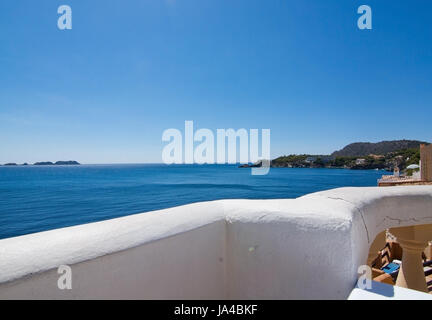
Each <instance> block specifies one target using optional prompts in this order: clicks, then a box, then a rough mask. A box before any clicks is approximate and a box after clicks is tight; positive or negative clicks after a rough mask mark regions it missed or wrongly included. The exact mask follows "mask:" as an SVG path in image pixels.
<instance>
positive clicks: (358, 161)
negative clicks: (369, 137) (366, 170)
mask: <svg viewBox="0 0 432 320" xmlns="http://www.w3.org/2000/svg"><path fill="white" fill-rule="evenodd" d="M365 163H366V159H362V158H359V159H356V161H355V164H356V165H357V166H361V165H364V164H365Z"/></svg>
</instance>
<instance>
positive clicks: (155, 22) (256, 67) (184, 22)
mask: <svg viewBox="0 0 432 320" xmlns="http://www.w3.org/2000/svg"><path fill="white" fill-rule="evenodd" d="M62 4H67V5H70V6H71V8H72V19H73V29H72V30H66V31H60V30H59V29H58V28H57V19H58V17H59V15H58V14H57V8H58V7H59V6H60V5H62ZM362 4H367V5H369V6H371V8H372V14H373V18H372V19H373V29H372V30H359V29H358V28H357V19H358V17H359V14H357V8H358V7H359V6H360V5H362ZM431 12H432V2H431V1H428V0H424V1H384V0H380V1H369V0H367V1H340V0H326V1H323V0H315V1H311V0H310V1H299V0H298V1H289V0H283V1H275V0H266V1H264V0H259V1H255V0H247V1H243V0H235V1H233V0H227V1H225V0H166V1H162V0H160V1H156V0H151V1H150V0H128V1H117V0H105V1H96V0H92V1H82V0H62V1H54V0H49V1H48V0H41V1H30V0H26V1H24V0H18V1H1V3H0V163H5V162H19V163H22V162H29V163H32V162H35V161H45V160H50V161H56V160H67V159H74V160H78V161H80V162H82V163H137V162H161V151H162V148H163V147H164V146H165V144H166V143H163V142H162V140H161V136H162V132H163V131H164V130H165V129H168V128H178V129H182V130H183V127H184V121H185V120H193V121H194V124H195V127H196V128H209V129H212V130H216V129H217V128H234V129H238V128H246V129H249V128H258V129H264V128H269V129H271V150H272V155H273V156H278V155H282V154H290V153H315V154H325V153H330V152H332V151H334V150H336V149H340V148H342V147H343V146H344V145H346V144H348V143H351V142H356V141H372V142H374V141H381V140H392V139H403V138H405V139H419V140H426V141H431V140H432V130H431V119H432V108H431V107H432V105H431V101H432V99H431V98H432V28H431V24H430V14H431Z"/></svg>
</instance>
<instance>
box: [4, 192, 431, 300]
mask: <svg viewBox="0 0 432 320" xmlns="http://www.w3.org/2000/svg"><path fill="white" fill-rule="evenodd" d="M430 223H432V186H406V187H386V188H377V187H371V188H340V189H333V190H328V191H323V192H318V193H313V194H309V195H306V196H303V197H300V198H297V199H282V200H220V201H211V202H202V203H196V204H191V205H186V206H180V207H176V208H171V209H166V210H159V211H153V212H148V213H142V214H137V215H131V216H127V217H122V218H117V219H112V220H107V221H102V222H97V223H90V224H85V225H79V226H75V227H69V228H63V229H57V230H51V231H46V232H41V233H36V234H31V235H26V236H21V237H15V238H10V239H4V240H0V299H5V298H6V299H7V298H29V299H34V298H36V299H37V298H53V299H56V298H57V299H62V298H81V299H88V298H119V299H121V298H125V299H126V298H129V299H130V298H138V299H141V298H142V299H151V298H160V299H163V298H166V299H176V298H177V299H200V298H207V299H213V298H214V299H218V298H220V299H224V298H228V299H231V298H240V299H256V298H262V299H290V298H292V299H295V298H303V299H320V298H321V299H345V298H347V297H348V296H349V294H350V293H351V291H352V289H353V288H354V286H355V284H356V279H357V268H358V267H359V266H360V265H362V264H364V263H365V261H366V259H367V254H368V249H369V246H370V244H371V243H372V241H373V240H374V238H375V236H376V235H377V234H378V233H379V232H380V231H382V230H384V229H386V228H390V227H395V226H408V225H415V224H430ZM59 265H69V266H71V270H72V275H73V276H72V283H73V286H72V289H71V290H60V289H59V288H58V287H57V280H58V278H59V274H57V268H58V266H59Z"/></svg>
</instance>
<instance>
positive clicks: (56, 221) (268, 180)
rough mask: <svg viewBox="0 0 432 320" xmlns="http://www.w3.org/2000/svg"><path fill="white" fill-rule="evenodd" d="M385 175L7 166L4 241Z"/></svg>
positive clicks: (368, 181) (1, 200)
mask: <svg viewBox="0 0 432 320" xmlns="http://www.w3.org/2000/svg"><path fill="white" fill-rule="evenodd" d="M382 174H383V171H377V170H349V169H326V168H271V169H270V172H269V173H268V174H267V175H261V176H259V175H251V169H250V168H238V166H237V165H164V164H124V165H118V164H117V165H79V166H16V167H15V166H0V239H4V238H9V237H15V236H20V235H25V234H30V233H34V232H40V231H45V230H50V229H56V228H61V227H68V226H73V225H79V224H84V223H90V222H95V221H101V220H106V219H111V218H116V217H122V216H127V215H131V214H136V213H143V212H148V211H152V210H158V209H164V208H170V207H174V206H180V205H184V204H188V203H193V202H199V201H208V200H217V199H282V198H297V197H300V196H302V195H305V194H308V193H311V192H316V191H321V190H326V189H331V188H338V187H346V186H376V185H377V179H378V178H380V177H381V175H382Z"/></svg>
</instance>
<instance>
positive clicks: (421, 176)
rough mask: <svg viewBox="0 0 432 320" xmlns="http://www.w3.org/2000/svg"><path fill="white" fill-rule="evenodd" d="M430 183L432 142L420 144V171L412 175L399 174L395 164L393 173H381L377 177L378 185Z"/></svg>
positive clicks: (431, 179)
mask: <svg viewBox="0 0 432 320" xmlns="http://www.w3.org/2000/svg"><path fill="white" fill-rule="evenodd" d="M421 184H432V144H429V145H424V144H422V145H420V172H419V173H416V174H413V175H412V176H403V175H400V172H399V168H398V166H395V170H394V174H393V175H383V176H382V177H381V179H378V186H380V187H385V186H398V185H421Z"/></svg>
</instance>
